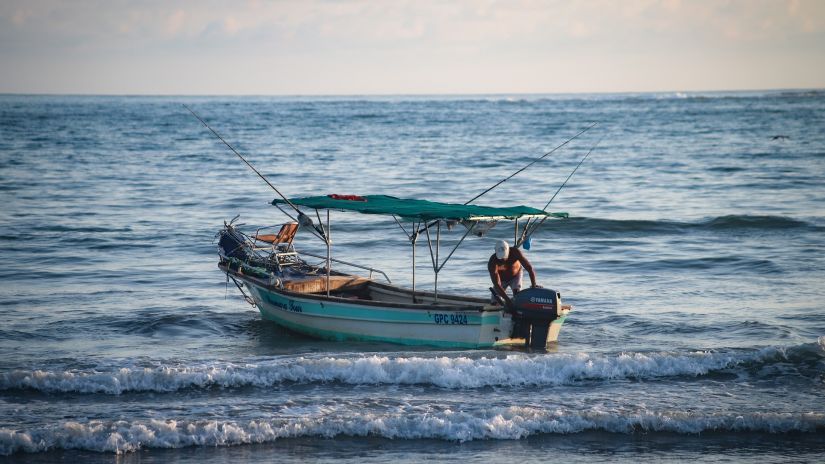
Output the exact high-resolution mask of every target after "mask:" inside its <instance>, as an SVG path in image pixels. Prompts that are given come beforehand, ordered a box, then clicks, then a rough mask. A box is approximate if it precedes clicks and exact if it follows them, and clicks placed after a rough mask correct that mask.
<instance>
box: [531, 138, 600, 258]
mask: <svg viewBox="0 0 825 464" xmlns="http://www.w3.org/2000/svg"><path fill="white" fill-rule="evenodd" d="M602 140H604V136H602V137H601V138H600V139H599V140H598V141H597V142H596V143H595V144H593V146H592V147H590V150H588V152H587V154H585V155H584V157H583V158H582V159H581V161H579V164H577V165H576V167H575V168H573V171H572V172H570V174H569V175H568V176H567V179H565V180H564V182H562V184H561V185H560V186H559V188H558V190H556V193H554V194H553V196H552V197H550V200H548V201H547V203H545V204H544V208H542V209H541V210H542V211H545V212H546V211H547V208H548V207H549V206H550V203H552V202H553V200H555V199H556V195H558V194H559V192H561V189H563V188H564V186H565V185H567V181H569V180H570V178H571V177H573V174H575V173H576V171H578V170H579V168H580V167H581V165H582V164H583V163H584V161H585V160H586V159H587V157H588V156H590V154H591V153H593V150H595V149H596V147H597V146H599V144H600V143H601V142H602ZM546 220H547V216H545V217H543V218H542V219H541V221H539V222H538V223H536V224H534V225H533V227H532V228H530V223H529V220H528V223H527V225H525V227H524V230H523V231H522V232H521V238H519V241H518V243H516V246H517V247H518V246H520V245H521V244H522V243H524V240H525V239H526V238H527V237H529V236H531V235H533V233H534V232H535V231H536V230H538V228H539V227H541V225H542V224H544V221H546Z"/></svg>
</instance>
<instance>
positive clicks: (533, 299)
mask: <svg viewBox="0 0 825 464" xmlns="http://www.w3.org/2000/svg"><path fill="white" fill-rule="evenodd" d="M530 302H531V303H549V304H553V303H555V301H554V300H551V299H550V298H537V297H535V296H531V297H530Z"/></svg>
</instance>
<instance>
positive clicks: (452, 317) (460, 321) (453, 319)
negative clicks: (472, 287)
mask: <svg viewBox="0 0 825 464" xmlns="http://www.w3.org/2000/svg"><path fill="white" fill-rule="evenodd" d="M433 321H435V323H436V324H446V325H467V315H466V314H438V313H436V314H433Z"/></svg>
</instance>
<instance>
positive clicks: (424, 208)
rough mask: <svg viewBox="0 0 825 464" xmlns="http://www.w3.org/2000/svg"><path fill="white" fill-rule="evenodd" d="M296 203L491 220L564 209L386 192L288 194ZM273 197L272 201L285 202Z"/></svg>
mask: <svg viewBox="0 0 825 464" xmlns="http://www.w3.org/2000/svg"><path fill="white" fill-rule="evenodd" d="M289 201H290V202H291V203H292V204H294V205H298V206H306V207H309V208H314V209H334V210H340V211H356V212H359V213H364V214H383V215H394V216H399V217H402V218H405V219H412V220H421V221H432V220H436V219H449V220H458V221H460V220H468V221H492V220H501V219H518V218H521V217H540V218H541V217H547V216H550V217H557V218H566V217H567V213H547V212H544V211H542V210H540V209H536V208H531V207H529V206H523V205H520V206H511V207H506V208H496V207H492V206H478V205H462V204H457V203H439V202H435V201H427V200H415V199H409V198H396V197H391V196H388V195H365V196H355V195H324V196H315V197H302V198H290V199H289ZM285 203H286V201H284V200H282V199H280V198H276V199H275V200H273V201H272V204H273V205H277V204H285Z"/></svg>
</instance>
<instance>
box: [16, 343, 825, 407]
mask: <svg viewBox="0 0 825 464" xmlns="http://www.w3.org/2000/svg"><path fill="white" fill-rule="evenodd" d="M823 358H825V337H820V339H819V340H818V342H817V343H812V344H805V345H798V346H795V347H790V348H764V349H761V350H749V351H731V352H704V351H702V352H692V353H667V352H665V353H620V354H612V355H611V354H588V353H571V354H550V355H544V356H530V355H525V354H515V355H508V356H506V357H499V358H494V357H491V358H488V357H481V358H470V357H463V356H459V357H449V356H442V357H420V356H403V357H401V356H399V357H394V356H387V355H371V356H340V357H334V356H323V357H287V358H278V359H263V360H258V361H256V362H246V363H228V362H212V363H203V364H196V365H183V366H181V365H162V364H159V365H157V366H153V367H120V368H111V369H108V370H106V369H89V370H69V371H49V370H14V371H10V372H5V373H2V374H0V390H13V389H22V390H35V391H40V392H47V393H52V392H59V393H105V394H110V395H120V394H123V393H127V392H175V391H179V390H184V389H210V388H242V387H271V386H275V385H279V384H284V383H299V384H305V383H317V382H323V383H326V382H330V383H331V382H337V383H342V384H350V385H359V384H395V385H416V384H422V385H432V386H435V387H439V388H445V389H466V388H483V387H496V386H507V387H520V386H554V385H566V384H572V383H575V382H581V381H610V380H623V379H642V380H644V379H657V378H665V377H678V376H688V377H696V376H703V375H707V374H709V373H712V372H719V371H725V370H730V369H735V368H739V369H749V368H753V367H765V366H767V365H771V364H781V365H783V366H784V365H787V364H791V365H794V364H796V365H798V369H797V370H796V373H797V374H798V375H799V374H801V375H822V372H820V369H819V368H818V367H816V366H819V365H820V364H821V363H822V359H823ZM811 365H813V366H814V368H813V372H807V371H810V370H811V369H810V368H809V366H811Z"/></svg>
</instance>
